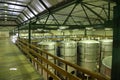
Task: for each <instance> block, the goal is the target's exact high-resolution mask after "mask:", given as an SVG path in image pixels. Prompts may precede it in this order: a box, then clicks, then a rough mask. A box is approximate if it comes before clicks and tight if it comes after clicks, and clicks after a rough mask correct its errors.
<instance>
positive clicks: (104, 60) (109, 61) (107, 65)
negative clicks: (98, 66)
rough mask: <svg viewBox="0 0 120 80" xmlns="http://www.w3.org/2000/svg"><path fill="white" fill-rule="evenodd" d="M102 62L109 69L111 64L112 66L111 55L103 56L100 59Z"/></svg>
mask: <svg viewBox="0 0 120 80" xmlns="http://www.w3.org/2000/svg"><path fill="white" fill-rule="evenodd" d="M102 64H103V65H105V66H106V67H108V68H109V69H111V66H112V56H108V57H105V58H104V59H103V60H102Z"/></svg>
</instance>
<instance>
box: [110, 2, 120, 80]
mask: <svg viewBox="0 0 120 80" xmlns="http://www.w3.org/2000/svg"><path fill="white" fill-rule="evenodd" d="M116 4H117V6H115V7H114V19H113V20H114V27H113V54H112V72H111V80H120V1H119V0H116Z"/></svg>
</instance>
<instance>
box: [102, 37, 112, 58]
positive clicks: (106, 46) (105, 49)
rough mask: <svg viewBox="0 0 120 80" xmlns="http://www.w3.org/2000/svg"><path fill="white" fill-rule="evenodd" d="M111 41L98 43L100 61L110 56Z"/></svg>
mask: <svg viewBox="0 0 120 80" xmlns="http://www.w3.org/2000/svg"><path fill="white" fill-rule="evenodd" d="M112 42H113V40H112V39H103V40H101V41H100V44H101V60H102V59H103V58H105V57H107V56H111V55H112Z"/></svg>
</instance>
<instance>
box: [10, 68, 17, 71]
mask: <svg viewBox="0 0 120 80" xmlns="http://www.w3.org/2000/svg"><path fill="white" fill-rule="evenodd" d="M9 70H10V71H11V70H14V71H16V70H17V68H10V69H9Z"/></svg>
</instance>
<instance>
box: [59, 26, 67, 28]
mask: <svg viewBox="0 0 120 80" xmlns="http://www.w3.org/2000/svg"><path fill="white" fill-rule="evenodd" d="M67 28H69V26H60V27H59V29H67Z"/></svg>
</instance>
